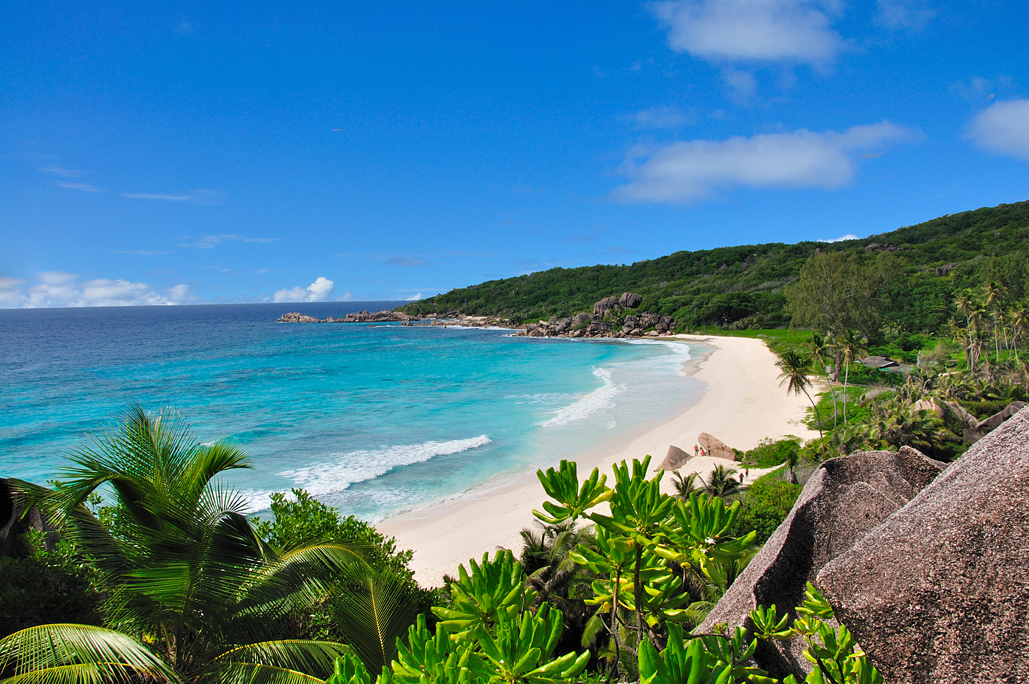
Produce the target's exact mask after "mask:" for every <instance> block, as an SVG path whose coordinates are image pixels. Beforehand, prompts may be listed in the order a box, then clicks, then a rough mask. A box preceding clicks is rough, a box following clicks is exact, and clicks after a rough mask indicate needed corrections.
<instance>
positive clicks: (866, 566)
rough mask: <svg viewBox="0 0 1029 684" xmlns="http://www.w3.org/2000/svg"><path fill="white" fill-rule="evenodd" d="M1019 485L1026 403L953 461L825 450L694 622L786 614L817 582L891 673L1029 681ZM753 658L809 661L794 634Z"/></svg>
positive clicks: (778, 668)
mask: <svg viewBox="0 0 1029 684" xmlns="http://www.w3.org/2000/svg"><path fill="white" fill-rule="evenodd" d="M1027 488H1029V408H1023V409H1022V410H1021V411H1020V412H1019V413H1018V414H1017V415H1016V416H1014V417H1012V418H1011V419H1009V420H1007V421H1006V422H1004V423H1002V424H1001V425H1000V426H999V427H997V428H996V429H995V430H994V431H993V432H991V433H990V434H989V435H987V436H986V437H984V438H983V439H981V440H979V441H978V442H976V444H975V445H974V446H972V447H971V448H970V449H969V451H968V452H967V453H965V455H964V456H962V457H961V458H960V459H959V460H958V461H956V462H955V463H953V464H950V465H947V464H944V463H940V462H937V461H934V460H932V459H930V458H928V457H926V456H924V455H922V454H921V453H919V452H918V451H916V450H914V449H911V448H909V447H905V448H903V449H901V450H900V452H898V453H890V452H866V453H858V454H853V455H851V456H847V457H842V458H834V459H830V460H828V461H826V462H825V463H823V464H822V465H821V466H819V468H818V470H816V471H815V473H814V475H812V477H811V479H810V480H809V481H808V483H807V485H806V486H805V487H804V490H803V492H801V494H800V497H799V498H798V499H797V501H796V503H795V504H794V506H793V509H792V510H791V512H790V514H789V516H788V517H787V518H786V520H785V521H784V522H783V523H782V525H780V526H779V528H778V529H777V530H776V531H775V534H773V535H772V537H771V538H770V539H769V540H768V542H767V543H766V544H765V546H764V547H763V548H762V550H761V551H760V552H759V553H758V555H757V557H755V558H754V560H753V561H751V563H750V565H749V566H748V567H747V569H746V570H745V571H744V572H743V574H742V575H740V577H739V579H737V580H736V582H735V583H733V585H732V586H731V587H730V588H729V590H728V591H727V592H726V593H725V595H724V596H723V597H722V598H721V600H720V601H719V602H718V604H717V605H716V606H715V608H714V609H713V610H712V612H711V613H710V615H709V616H708V618H707V619H706V620H705V622H704V624H702V625H701V626H700V627H699V628H698V631H700V632H705V631H709V630H710V629H711V628H712V627H713V626H714V625H716V624H727V625H728V626H729V627H730V628H732V627H735V626H744V627H748V628H749V627H751V626H752V625H751V624H750V622H749V613H750V611H751V610H752V609H753V608H756V607H757V606H768V605H771V604H773V603H774V604H776V606H778V608H779V609H780V610H781V611H783V610H785V611H788V612H790V613H791V615H794V611H795V608H796V606H798V605H799V604H800V603H801V602H802V601H803V592H804V586H805V584H806V582H808V581H812V582H814V583H815V584H816V585H817V586H818V587H819V588H820V589H821V591H822V592H823V594H824V595H825V597H826V599H827V600H828V601H829V603H830V604H831V605H832V606H833V608H834V609H835V611H836V617H837V618H838V619H839V620H840V621H841V622H842V623H843V624H845V625H847V627H848V628H849V629H850V631H851V633H852V634H853V635H854V636H855V638H856V639H857V641H858V643H859V644H860V645H861V647H862V648H863V649H864V651H865V653H866V654H867V655H868V657H869V658H870V660H871V661H872V663H873V664H874V665H875V666H876V668H878V670H879V671H880V673H882V675H883V677H884V678H885V680H886V681H888V682H912V683H919V684H921V683H923V682H924V683H926V684H929V683H930V682H933V683H935V682H965V681H1004V682H1008V681H1010V682H1016V681H1017V682H1023V681H1029V659H1027V658H1026V656H1025V654H1026V644H1027V643H1029V584H1027V581H1026V579H1025V573H1024V568H1025V567H1026V566H1027V564H1029V509H1027V508H1026V506H1025V502H1024V492H1025V491H1026V490H1027ZM794 616H795V615H794ZM755 658H756V660H757V661H758V663H759V665H760V666H761V667H763V668H765V669H767V670H769V672H771V673H772V674H773V675H775V676H785V675H787V674H795V675H797V676H798V677H801V678H803V677H804V676H805V673H806V672H808V671H810V669H811V664H810V663H809V662H808V661H807V660H805V659H804V658H803V656H802V645H801V643H799V642H785V643H777V644H775V645H771V644H769V643H765V644H764V645H763V646H762V648H761V649H759V650H758V652H757V653H756V654H755Z"/></svg>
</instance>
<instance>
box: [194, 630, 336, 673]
mask: <svg viewBox="0 0 1029 684" xmlns="http://www.w3.org/2000/svg"><path fill="white" fill-rule="evenodd" d="M350 651H351V649H350V647H349V646H347V645H346V644H339V643H335V642H331V641H310V640H302V639H283V640H276V641H262V642H260V643H256V644H248V645H246V646H240V647H239V648H235V649H232V650H231V651H228V652H227V653H223V654H222V655H220V656H218V657H217V658H215V659H214V660H213V661H211V664H210V668H211V669H210V671H211V672H212V673H217V677H216V678H217V679H218V681H219V682H221V684H229V683H231V684H266V683H268V682H275V683H276V684H310V682H312V680H317V681H322V680H325V679H327V678H328V677H330V676H331V675H332V673H333V665H334V663H335V661H336V658H339V657H341V656H342V655H343V654H344V653H348V652H350Z"/></svg>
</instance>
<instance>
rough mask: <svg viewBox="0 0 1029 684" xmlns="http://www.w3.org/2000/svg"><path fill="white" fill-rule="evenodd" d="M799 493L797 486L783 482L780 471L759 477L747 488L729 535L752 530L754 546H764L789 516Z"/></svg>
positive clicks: (799, 488)
mask: <svg viewBox="0 0 1029 684" xmlns="http://www.w3.org/2000/svg"><path fill="white" fill-rule="evenodd" d="M801 489H802V487H801V486H800V485H799V484H793V483H792V482H787V481H786V480H783V479H782V477H781V475H780V472H779V471H775V472H772V473H769V474H768V475H764V476H762V477H759V478H758V479H757V480H755V481H754V482H753V483H751V484H750V486H748V487H747V493H746V495H745V496H744V497H743V498H742V499H741V500H740V502H741V506H740V513H739V515H738V516H737V517H736V523H735V525H734V526H733V528H732V530H731V532H732V534H736V535H739V534H745V533H746V532H750V531H751V530H753V531H754V533H755V534H756V535H757V542H758V543H759V544H764V543H765V542H766V541H768V538H769V537H771V536H772V533H773V532H775V530H776V528H778V527H779V525H780V523H782V521H783V520H785V519H786V516H787V515H789V513H790V511H791V510H792V509H793V504H794V503H795V502H796V501H797V497H798V496H799V495H800V490H801Z"/></svg>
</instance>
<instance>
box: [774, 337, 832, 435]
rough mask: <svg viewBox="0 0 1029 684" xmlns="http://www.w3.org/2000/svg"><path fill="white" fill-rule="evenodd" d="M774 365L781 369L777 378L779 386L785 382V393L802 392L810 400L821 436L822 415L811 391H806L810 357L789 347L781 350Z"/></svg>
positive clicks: (808, 382) (809, 382) (809, 384)
mask: <svg viewBox="0 0 1029 684" xmlns="http://www.w3.org/2000/svg"><path fill="white" fill-rule="evenodd" d="M776 365H777V366H779V368H780V369H781V370H782V372H781V373H780V374H779V378H780V379H781V380H782V381H781V382H780V383H779V386H780V387H781V386H782V385H783V383H786V393H787V394H789V393H790V392H793V393H794V394H800V393H801V392H803V393H804V396H806V397H807V400H808V401H809V402H811V408H812V410H814V412H815V417H816V418H817V420H818V434H819V436H822V415H821V414H820V413H819V412H818V406H817V405H816V404H815V400H814V399H812V398H811V393H810V392H808V387H810V386H811V380H809V379H808V377H807V373H808V370H809V368H810V367H811V358H810V357H809V356H806V355H804V354H802V353H801V352H799V351H797V350H795V349H789V350H787V351H785V352H783V354H782V356H780V357H779V360H778V361H777V362H776Z"/></svg>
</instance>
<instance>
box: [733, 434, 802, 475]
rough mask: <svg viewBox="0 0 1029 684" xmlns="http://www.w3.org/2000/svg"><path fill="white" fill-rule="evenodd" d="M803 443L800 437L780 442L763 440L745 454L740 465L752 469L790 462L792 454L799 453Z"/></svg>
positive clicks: (789, 437) (768, 439)
mask: <svg viewBox="0 0 1029 684" xmlns="http://www.w3.org/2000/svg"><path fill="white" fill-rule="evenodd" d="M803 443H804V440H802V439H801V438H800V437H793V436H788V437H786V438H785V439H778V440H773V439H770V438H766V439H763V440H761V441H760V442H758V445H757V446H756V447H754V448H753V449H750V450H749V451H746V452H744V454H743V457H742V458H741V459H740V465H742V466H745V467H751V468H772V467H775V466H777V465H780V464H782V463H785V462H786V461H787V460H789V458H790V454H791V453H793V452H795V451H798V450H799V449H800V448H801V447H802V446H803Z"/></svg>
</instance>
